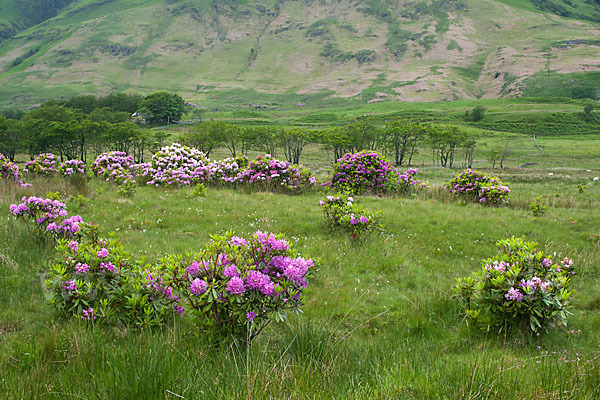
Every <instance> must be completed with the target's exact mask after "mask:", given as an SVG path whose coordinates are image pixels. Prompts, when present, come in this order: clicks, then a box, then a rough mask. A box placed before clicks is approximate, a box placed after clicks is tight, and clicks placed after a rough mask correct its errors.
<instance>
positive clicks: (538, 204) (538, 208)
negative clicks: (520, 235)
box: [529, 196, 547, 218]
mask: <svg viewBox="0 0 600 400" xmlns="http://www.w3.org/2000/svg"><path fill="white" fill-rule="evenodd" d="M542 199H543V197H542V196H538V197H536V198H535V200H534V201H532V202H531V204H529V208H531V212H532V213H533V217H534V218H538V217H541V216H542V215H544V213H545V212H546V208H547V206H546V205H544V204H542Z"/></svg>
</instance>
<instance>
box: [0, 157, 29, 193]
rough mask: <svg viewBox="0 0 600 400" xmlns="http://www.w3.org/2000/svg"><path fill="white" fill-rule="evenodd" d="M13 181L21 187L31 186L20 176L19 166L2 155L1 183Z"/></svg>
mask: <svg viewBox="0 0 600 400" xmlns="http://www.w3.org/2000/svg"><path fill="white" fill-rule="evenodd" d="M4 181H12V182H15V183H18V184H19V185H21V186H25V185H27V186H29V184H26V183H24V182H23V180H22V179H21V177H20V176H19V166H18V165H16V164H15V163H13V162H11V161H10V160H9V159H8V158H6V157H4V155H3V154H2V153H0V182H4Z"/></svg>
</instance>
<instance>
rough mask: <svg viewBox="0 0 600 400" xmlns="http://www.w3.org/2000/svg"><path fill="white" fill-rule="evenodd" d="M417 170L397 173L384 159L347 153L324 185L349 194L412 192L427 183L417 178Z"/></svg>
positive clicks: (367, 153)
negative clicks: (329, 180)
mask: <svg viewBox="0 0 600 400" xmlns="http://www.w3.org/2000/svg"><path fill="white" fill-rule="evenodd" d="M418 172H419V170H418V169H416V168H409V169H408V170H407V171H405V172H402V173H400V172H399V171H397V170H396V168H394V166H392V164H390V163H389V162H388V161H387V160H386V159H385V157H383V156H381V155H380V154H379V153H377V152H375V151H370V150H363V151H361V152H358V153H348V154H346V155H345V156H344V157H342V158H340V159H339V160H337V162H336V163H335V164H334V165H333V176H332V178H331V182H330V183H328V184H326V185H327V186H329V187H331V188H333V189H337V190H339V191H341V192H344V193H349V194H375V195H380V194H389V193H393V192H396V193H400V194H406V193H414V192H416V191H417V190H419V189H421V188H426V187H428V184H427V183H425V182H422V181H420V180H419V179H417V173H418Z"/></svg>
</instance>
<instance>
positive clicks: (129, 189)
mask: <svg viewBox="0 0 600 400" xmlns="http://www.w3.org/2000/svg"><path fill="white" fill-rule="evenodd" d="M136 190H137V189H136V183H135V182H134V181H133V180H131V179H125V180H124V181H123V182H121V183H120V184H119V186H118V187H117V195H119V197H133V195H134V194H135V192H136Z"/></svg>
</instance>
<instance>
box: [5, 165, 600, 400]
mask: <svg viewBox="0 0 600 400" xmlns="http://www.w3.org/2000/svg"><path fill="white" fill-rule="evenodd" d="M492 172H494V171H492ZM495 172H498V173H499V174H500V176H501V178H502V179H503V180H504V181H505V182H507V183H509V184H511V188H512V189H513V196H514V197H513V200H512V204H511V205H510V206H509V207H506V208H493V207H482V206H479V205H476V204H471V203H458V202H456V201H455V199H453V198H452V197H450V196H449V195H448V193H447V191H445V190H444V189H443V184H444V182H446V181H447V180H449V179H450V177H451V176H452V174H453V171H447V170H441V169H423V170H422V171H421V173H422V175H423V176H424V177H425V178H426V179H428V180H429V181H430V183H431V189H430V190H428V191H424V192H421V193H419V194H418V195H417V196H413V197H390V198H377V197H360V198H359V199H358V201H359V203H360V205H361V206H362V207H364V208H366V209H370V210H381V211H382V213H383V223H384V225H385V229H386V234H385V235H384V236H381V237H372V238H369V239H367V240H366V241H365V242H363V243H352V242H351V241H350V240H349V238H348V237H347V236H345V234H343V233H337V232H335V231H330V230H327V229H326V226H325V221H324V219H323V217H322V214H321V210H320V207H319V206H318V202H319V199H320V198H321V197H322V196H323V195H324V194H322V193H319V192H316V191H312V192H307V193H303V194H301V195H299V196H285V195H278V194H271V193H247V192H241V191H236V190H230V189H211V188H209V190H208V193H207V196H206V197H205V198H195V199H194V198H189V197H188V196H187V195H188V194H189V193H190V192H191V190H192V188H184V189H164V188H149V187H144V188H140V189H139V190H138V191H137V193H136V194H135V196H134V197H133V198H132V199H131V200H129V199H128V200H123V199H119V198H118V196H117V195H116V193H115V188H114V187H113V186H112V185H109V184H107V183H105V182H99V181H95V180H94V181H92V182H91V183H90V185H89V186H88V187H87V188H86V189H85V190H86V191H85V195H86V196H87V198H88V199H89V202H88V203H85V202H77V201H75V200H70V201H68V202H67V204H68V207H70V208H69V210H72V209H73V208H74V207H77V213H79V214H81V215H82V217H83V218H84V220H86V221H93V222H95V223H98V224H99V225H100V226H101V227H102V228H103V229H105V230H107V231H114V232H115V235H116V237H117V238H119V239H120V240H121V241H122V242H123V243H124V244H125V246H126V247H127V248H128V249H130V250H131V251H132V252H133V253H134V254H137V255H140V256H145V257H147V258H148V259H154V258H155V257H157V256H159V255H161V254H164V253H167V252H184V251H187V250H198V249H199V248H201V247H203V246H204V245H205V244H206V243H207V242H208V241H209V235H210V234H212V233H215V232H222V231H225V230H234V231H235V232H236V233H238V234H249V233H252V232H254V231H256V230H258V229H261V230H268V231H274V232H282V233H284V234H285V235H286V236H287V237H288V238H289V239H290V240H291V241H292V242H293V243H294V245H295V247H296V248H297V249H298V250H300V251H301V252H303V253H306V254H310V255H311V256H313V257H319V258H320V263H319V271H318V274H317V276H316V278H315V279H314V281H313V282H311V284H310V286H309V287H310V290H309V293H308V296H307V302H306V304H305V306H304V308H303V311H304V314H303V315H300V316H290V318H289V321H288V322H287V323H285V324H279V325H271V326H269V328H268V330H267V331H265V332H264V333H263V334H262V335H261V336H260V337H259V338H258V339H257V341H256V343H255V344H253V345H252V346H251V348H250V349H248V350H245V349H243V348H241V347H237V346H236V345H235V344H231V343H221V344H216V343H214V342H211V341H209V340H207V338H205V337H203V336H202V335H201V333H200V332H199V331H198V330H197V329H196V328H195V327H194V325H193V323H192V321H191V319H189V318H187V317H185V318H181V319H178V320H176V321H175V322H174V323H173V325H171V326H168V327H164V328H163V329H158V330H154V331H138V330H134V329H126V328H123V327H112V328H105V327H101V326H96V327H94V328H91V327H88V328H86V327H84V326H82V325H81V324H80V323H79V321H76V320H67V321H65V320H61V319H60V318H58V316H57V315H56V314H54V312H53V310H52V309H51V308H50V306H49V305H48V304H47V301H46V298H45V296H44V288H43V279H44V273H45V271H46V270H47V268H48V265H49V263H50V261H51V259H52V257H53V246H52V243H51V242H49V241H45V240H41V239H35V238H32V236H30V234H29V233H28V230H27V229H26V228H25V226H24V225H23V224H22V223H21V222H20V221H15V220H14V219H13V218H11V217H10V216H8V212H7V210H8V205H9V204H10V203H11V202H14V201H15V200H17V199H18V198H19V197H20V196H23V195H45V193H46V192H49V191H52V192H54V191H60V192H61V193H65V194H70V195H73V196H77V195H78V194H79V193H80V192H79V191H78V190H79V189H78V188H75V187H73V186H72V185H69V184H68V183H65V182H63V181H61V180H56V181H45V180H42V179H40V180H35V181H34V182H33V183H34V185H33V187H32V188H20V187H14V186H7V185H2V186H0V189H1V191H0V209H3V210H5V213H4V215H3V216H1V217H0V349H2V351H1V352H0V371H2V373H1V374H0V397H1V398H7V399H39V398H44V399H45V398H49V399H65V398H74V399H81V398H83V399H136V398H139V399H180V398H186V399H199V398H214V399H231V398H237V399H249V398H250V399H272V398H277V399H322V398H344V399H365V398H374V399H390V398H402V399H404V398H406V399H410V398H414V399H428V398H432V399H433V398H446V399H457V398H458V399H462V398H470V399H523V398H531V399H534V398H539V399H559V398H560V399H578V398H581V399H593V398H597V397H598V396H600V386H599V385H600V384H599V382H600V372H599V371H600V361H599V360H600V348H599V343H598V341H597V337H598V335H599V333H600V316H599V314H598V310H599V309H600V294H599V293H600V292H599V291H598V287H599V286H600V278H599V276H600V275H598V272H600V271H599V270H600V255H599V254H600V252H599V251H598V250H600V248H599V247H600V239H598V238H599V237H600V236H597V235H598V234H599V233H600V232H598V226H600V214H599V213H598V212H597V207H591V206H590V205H589V204H590V203H589V202H596V203H595V204H597V199H598V187H597V186H593V185H590V186H589V187H587V188H586V189H585V191H584V193H579V191H578V190H577V188H576V185H574V182H575V181H579V180H584V179H586V177H587V175H586V173H584V172H571V175H572V178H568V179H567V178H560V179H555V178H553V177H549V176H548V171H542V170H540V171H538V172H534V173H530V175H527V177H525V176H523V177H521V178H519V177H518V176H517V175H518V174H517V172H518V171H512V170H505V171H504V172H502V171H500V170H497V171H495ZM511 181H514V182H511ZM556 193H560V194H561V196H560V197H551V195H552V194H556ZM586 193H589V196H587V195H586ZM540 194H543V195H544V196H545V198H547V199H548V200H547V201H548V205H549V207H548V210H547V212H546V214H545V215H544V216H543V217H540V218H538V220H536V221H533V220H532V218H531V216H532V215H531V211H530V210H529V209H528V204H527V202H528V201H531V199H533V198H534V197H535V196H537V195H540ZM65 197H67V196H65ZM571 198H572V200H571ZM511 235H515V236H522V235H526V236H527V237H528V238H530V239H532V240H536V241H538V242H540V245H541V246H542V247H546V248H547V249H548V250H549V251H557V252H560V253H562V254H565V255H569V256H571V257H573V258H574V260H575V262H576V264H577V266H578V271H579V276H578V277H577V278H576V281H575V285H576V288H577V293H576V295H575V299H574V305H573V309H572V311H573V316H572V317H571V318H570V324H569V327H567V328H564V327H562V328H555V329H551V330H550V331H549V332H547V333H546V334H544V335H542V336H540V337H533V336H531V335H529V334H527V333H517V332H514V333H511V334H509V335H505V336H501V337H498V336H496V335H495V334H494V333H491V332H490V333H482V332H479V331H476V330H474V329H472V327H470V326H468V324H467V321H466V320H465V319H464V316H463V313H462V312H461V308H460V305H459V304H457V303H456V302H454V301H453V300H452V299H451V287H452V285H453V282H454V279H455V278H456V277H459V276H464V275H467V274H469V273H470V272H471V271H472V270H473V269H474V268H476V267H477V266H478V265H479V262H480V260H481V259H483V258H486V257H488V256H490V255H492V254H493V253H494V252H495V246H494V242H495V241H496V240H497V239H500V238H504V237H507V236H511ZM595 235H596V236H595Z"/></svg>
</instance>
